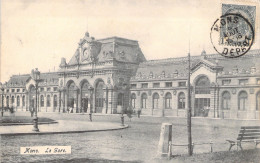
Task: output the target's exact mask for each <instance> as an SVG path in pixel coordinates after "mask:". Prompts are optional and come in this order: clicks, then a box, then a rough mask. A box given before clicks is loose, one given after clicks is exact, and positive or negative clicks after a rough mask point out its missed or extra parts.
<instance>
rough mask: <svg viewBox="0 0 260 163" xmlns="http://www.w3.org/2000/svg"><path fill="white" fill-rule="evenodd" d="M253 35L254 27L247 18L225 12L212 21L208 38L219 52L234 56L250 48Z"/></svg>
mask: <svg viewBox="0 0 260 163" xmlns="http://www.w3.org/2000/svg"><path fill="white" fill-rule="evenodd" d="M254 35H255V34H254V28H253V26H252V24H251V23H250V22H249V20H248V19H246V18H245V17H243V16H242V15H241V14H236V13H227V14H225V15H222V16H221V17H220V18H219V19H217V20H216V21H215V22H214V24H213V26H212V27H211V33H210V39H211V43H212V45H213V47H214V49H215V50H216V51H217V52H218V53H219V54H221V55H222V56H224V57H228V58H236V57H240V56H242V55H244V54H246V53H247V52H248V51H249V50H250V48H251V46H252V44H253V42H254Z"/></svg>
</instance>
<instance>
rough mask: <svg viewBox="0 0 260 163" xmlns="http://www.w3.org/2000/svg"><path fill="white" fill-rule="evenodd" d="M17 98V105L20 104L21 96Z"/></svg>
mask: <svg viewBox="0 0 260 163" xmlns="http://www.w3.org/2000/svg"><path fill="white" fill-rule="evenodd" d="M16 98H17V99H16V106H20V96H17V97H16Z"/></svg>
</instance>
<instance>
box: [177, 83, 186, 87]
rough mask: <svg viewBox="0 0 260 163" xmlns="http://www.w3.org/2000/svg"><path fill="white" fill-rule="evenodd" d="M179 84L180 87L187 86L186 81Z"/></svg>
mask: <svg viewBox="0 0 260 163" xmlns="http://www.w3.org/2000/svg"><path fill="white" fill-rule="evenodd" d="M178 85H179V87H186V82H179V83H178Z"/></svg>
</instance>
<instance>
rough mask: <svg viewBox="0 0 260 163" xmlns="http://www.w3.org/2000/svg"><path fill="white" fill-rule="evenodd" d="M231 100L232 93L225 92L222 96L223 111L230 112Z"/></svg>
mask: <svg viewBox="0 0 260 163" xmlns="http://www.w3.org/2000/svg"><path fill="white" fill-rule="evenodd" d="M230 99H231V96H230V93H229V92H227V91H225V92H224V93H223V94H222V109H223V110H229V109H230Z"/></svg>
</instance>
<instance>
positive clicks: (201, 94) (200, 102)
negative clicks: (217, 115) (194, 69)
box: [194, 76, 210, 117]
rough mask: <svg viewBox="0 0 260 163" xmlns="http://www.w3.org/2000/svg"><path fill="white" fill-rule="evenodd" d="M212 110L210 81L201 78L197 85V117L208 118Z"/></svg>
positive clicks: (195, 112) (195, 111) (195, 107)
mask: <svg viewBox="0 0 260 163" xmlns="http://www.w3.org/2000/svg"><path fill="white" fill-rule="evenodd" d="M209 109H210V81H209V79H208V77H207V76H201V77H199V78H198V80H197V81H196V83H195V105H194V116H195V117H198V116H199V117H207V116H208V114H209Z"/></svg>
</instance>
